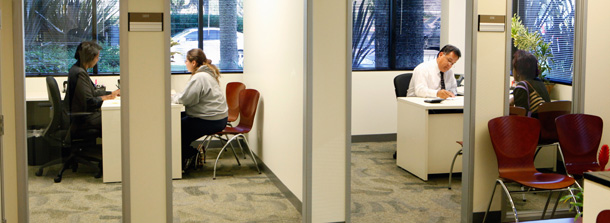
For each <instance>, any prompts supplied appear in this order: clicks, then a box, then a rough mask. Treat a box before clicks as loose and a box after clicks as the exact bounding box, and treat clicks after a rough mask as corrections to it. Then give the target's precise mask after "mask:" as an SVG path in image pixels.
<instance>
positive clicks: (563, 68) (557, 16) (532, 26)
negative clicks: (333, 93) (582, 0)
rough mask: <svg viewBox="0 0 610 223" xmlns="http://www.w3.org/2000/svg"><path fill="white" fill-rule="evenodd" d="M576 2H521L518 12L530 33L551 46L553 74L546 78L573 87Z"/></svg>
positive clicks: (539, 0)
mask: <svg viewBox="0 0 610 223" xmlns="http://www.w3.org/2000/svg"><path fill="white" fill-rule="evenodd" d="M574 7H575V4H574V0H519V1H518V4H517V8H516V13H517V14H518V15H519V16H520V17H521V19H522V21H523V25H524V26H525V27H527V29H528V30H529V31H530V32H533V31H537V32H538V33H540V35H541V36H542V38H543V39H544V41H545V42H547V43H551V51H552V53H553V57H552V61H550V63H549V64H550V65H551V71H550V73H549V74H547V76H546V78H547V79H549V80H550V81H553V82H558V83H564V84H572V77H573V74H574V24H575V18H574V13H575V8H574Z"/></svg>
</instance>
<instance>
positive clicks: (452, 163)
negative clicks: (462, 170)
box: [448, 149, 463, 190]
mask: <svg viewBox="0 0 610 223" xmlns="http://www.w3.org/2000/svg"><path fill="white" fill-rule="evenodd" d="M462 150H463V149H460V150H458V151H457V153H455V155H454V156H453V161H451V168H450V169H449V186H448V188H449V190H451V176H453V165H454V164H455V159H457V156H458V155H462Z"/></svg>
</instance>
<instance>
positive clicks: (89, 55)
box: [64, 41, 121, 130]
mask: <svg viewBox="0 0 610 223" xmlns="http://www.w3.org/2000/svg"><path fill="white" fill-rule="evenodd" d="M101 49H102V47H101V46H100V45H98V44H97V43H95V42H91V41H87V42H82V43H80V44H79V45H78V48H77V49H76V53H75V54H74V59H76V63H75V64H74V65H72V68H70V72H69V73H68V89H67V91H66V96H65V97H64V105H65V106H66V110H67V111H69V112H71V113H76V112H88V113H91V114H90V115H87V116H86V117H79V119H78V122H79V123H78V126H79V127H82V128H85V129H89V128H95V129H100V130H101V128H102V119H101V112H100V107H102V102H103V101H104V100H110V99H114V98H116V97H117V96H118V95H120V92H121V90H120V89H119V90H116V91H113V92H112V93H110V94H107V93H106V92H105V91H96V88H95V84H94V83H93V81H91V77H89V73H87V69H89V68H92V67H94V66H95V64H97V62H98V61H99V59H100V57H99V56H100V50H101Z"/></svg>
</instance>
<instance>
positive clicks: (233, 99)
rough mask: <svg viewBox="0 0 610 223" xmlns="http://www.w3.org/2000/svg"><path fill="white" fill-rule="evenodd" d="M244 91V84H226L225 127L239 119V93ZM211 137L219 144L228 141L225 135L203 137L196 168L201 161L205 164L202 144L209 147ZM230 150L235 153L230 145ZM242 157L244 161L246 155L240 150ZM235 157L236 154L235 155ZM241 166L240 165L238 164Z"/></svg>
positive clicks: (198, 148) (198, 149)
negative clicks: (201, 155) (226, 109)
mask: <svg viewBox="0 0 610 223" xmlns="http://www.w3.org/2000/svg"><path fill="white" fill-rule="evenodd" d="M245 89H246V85H245V84H244V83H241V82H230V83H228V84H227V87H226V100H227V107H228V108H229V116H228V118H227V125H228V126H232V124H231V122H234V121H236V120H237V118H238V117H239V93H240V92H241V91H243V90H245ZM211 137H215V138H217V139H218V140H220V142H221V143H223V144H224V143H226V142H228V141H229V138H228V137H227V135H225V138H222V137H221V136H220V135H207V136H205V137H203V140H202V142H201V143H200V144H199V146H198V147H197V151H199V153H200V154H203V159H202V160H201V159H197V164H196V165H197V166H200V165H202V164H201V163H200V162H201V161H203V163H206V154H205V148H204V145H203V144H204V142H207V143H206V145H205V147H207V146H209V144H210V142H211ZM231 149H233V152H235V148H234V147H233V144H231ZM241 153H242V155H244V159H246V153H244V150H243V149H242V150H241ZM236 156H237V154H236ZM237 162H238V163H239V159H238V160H237ZM240 165H241V163H240Z"/></svg>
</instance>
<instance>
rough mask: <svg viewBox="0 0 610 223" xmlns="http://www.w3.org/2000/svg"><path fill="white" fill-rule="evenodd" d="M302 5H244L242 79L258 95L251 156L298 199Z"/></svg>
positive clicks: (268, 1)
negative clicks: (259, 160)
mask: <svg viewBox="0 0 610 223" xmlns="http://www.w3.org/2000/svg"><path fill="white" fill-rule="evenodd" d="M305 10H306V8H305V3H304V1H285V0H259V1H244V36H245V37H246V38H244V41H245V42H244V58H247V59H245V60H244V75H243V80H244V83H245V84H246V87H248V88H254V89H257V90H258V91H259V92H260V93H261V99H260V102H259V107H258V111H257V114H256V120H255V124H254V129H253V130H252V131H251V132H250V134H249V136H248V139H249V142H250V146H251V148H252V149H253V151H254V152H255V153H256V154H257V155H258V156H259V157H260V158H261V159H262V160H263V162H264V163H265V164H266V165H267V166H268V167H269V168H270V169H271V171H273V172H274V173H275V175H276V176H277V177H278V178H279V179H280V180H281V181H282V183H284V185H286V187H288V189H290V191H292V193H293V194H294V195H295V196H297V197H298V198H299V199H300V200H301V201H302V200H303V198H302V195H303V180H302V179H303V174H302V173H303V144H304V139H303V134H304V132H303V131H304V119H303V115H304V113H303V109H304V100H305V98H304V93H303V92H304V88H303V86H304V76H305V73H304V63H305V49H304V45H305V39H304V36H305V28H304V24H305Z"/></svg>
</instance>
